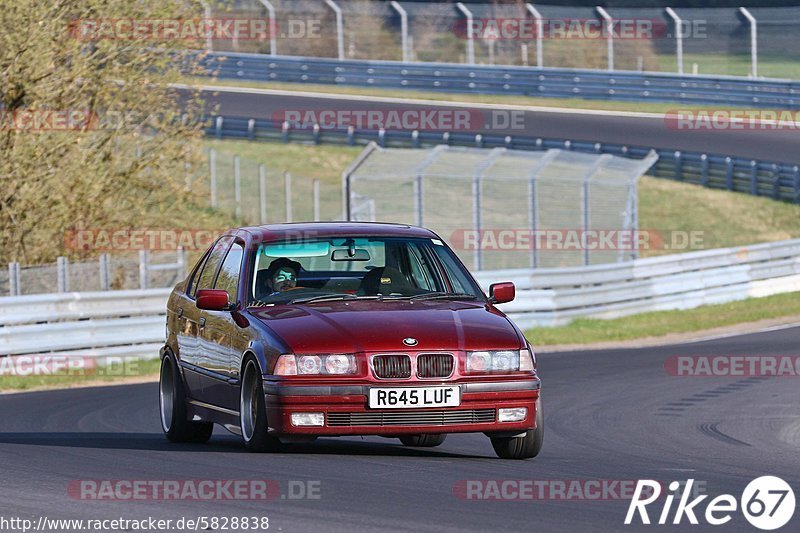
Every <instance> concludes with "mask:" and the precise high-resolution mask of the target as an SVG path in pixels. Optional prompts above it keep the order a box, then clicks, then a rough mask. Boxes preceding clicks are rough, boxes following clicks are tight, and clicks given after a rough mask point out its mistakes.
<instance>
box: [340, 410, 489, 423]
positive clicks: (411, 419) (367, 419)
mask: <svg viewBox="0 0 800 533" xmlns="http://www.w3.org/2000/svg"><path fill="white" fill-rule="evenodd" d="M494 420H495V410H494V409H466V410H460V411H447V410H443V409H438V410H435V411H403V412H386V411H382V412H368V413H328V426H329V427H355V426H379V427H384V426H454V425H459V424H488V423H491V422H494Z"/></svg>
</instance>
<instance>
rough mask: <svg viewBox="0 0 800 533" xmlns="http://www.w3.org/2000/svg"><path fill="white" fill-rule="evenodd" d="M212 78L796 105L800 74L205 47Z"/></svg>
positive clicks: (799, 98) (799, 97)
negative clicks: (408, 59)
mask: <svg viewBox="0 0 800 533" xmlns="http://www.w3.org/2000/svg"><path fill="white" fill-rule="evenodd" d="M202 65H203V66H204V67H205V68H206V69H207V70H208V72H209V73H213V75H215V76H216V77H218V78H223V79H239V80H252V81H265V82H291V83H314V84H325V85H349V86H355V87H377V88H382V89H411V90H418V91H436V92H439V91H442V92H450V93H475V94H508V95H526V96H543V97H548V98H585V99H595V100H620V101H635V102H639V101H646V102H676V103H682V104H711V105H726V106H731V105H734V106H757V107H761V108H779V109H800V81H792V80H780V79H768V80H757V79H749V78H742V77H736V76H679V75H675V74H666V73H644V72H634V71H601V70H587V69H560V68H546V67H544V68H538V67H508V66H482V65H457V64H451V63H403V62H399V61H359V60H337V59H324V58H310V57H291V56H267V55H261V54H242V53H233V52H225V53H210V54H209V55H207V56H205V58H204V59H203V61H202Z"/></svg>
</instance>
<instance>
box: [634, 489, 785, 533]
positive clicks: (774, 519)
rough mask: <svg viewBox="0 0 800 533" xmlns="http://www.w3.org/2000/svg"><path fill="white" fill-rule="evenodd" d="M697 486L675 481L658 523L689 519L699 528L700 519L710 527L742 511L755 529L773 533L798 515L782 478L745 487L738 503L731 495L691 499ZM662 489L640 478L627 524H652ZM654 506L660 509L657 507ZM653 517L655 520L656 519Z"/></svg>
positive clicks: (700, 496)
mask: <svg viewBox="0 0 800 533" xmlns="http://www.w3.org/2000/svg"><path fill="white" fill-rule="evenodd" d="M693 484H694V479H689V480H687V481H686V482H685V483H681V482H678V481H673V482H672V483H670V484H669V492H668V493H667V495H666V498H665V499H664V504H663V507H661V512H660V513H659V514H658V517H657V521H656V523H657V524H660V525H664V524H667V523H671V524H681V522H682V521H683V520H684V518H685V520H686V521H687V522H689V523H690V524H694V525H697V524H699V523H700V522H699V520H698V516H699V517H701V518H703V519H705V522H706V523H708V524H710V525H713V526H721V525H723V524H727V523H728V522H730V521H731V520H733V515H734V513H736V512H737V509H739V510H741V513H742V514H743V515H744V517H745V518H746V519H747V521H748V522H750V524H751V525H752V526H754V527H756V528H758V529H761V530H764V531H772V530H775V529H778V528H780V527H783V526H784V525H786V524H787V523H788V522H789V520H791V519H792V515H794V509H795V499H794V491H793V490H792V487H790V486H789V484H788V483H786V482H785V481H784V480H782V479H781V478H779V477H775V476H762V477H759V478H756V479H754V480H753V481H751V482H750V483H749V484H748V485H747V487H745V489H744V491H743V492H742V496H741V498H740V499H739V500H738V501H737V499H736V498H735V497H734V496H733V495H731V494H720V495H719V496H717V497H715V498H713V499H711V500H709V501H708V502H704V500H705V499H706V498H708V497H709V496H708V495H707V494H702V495H699V496H696V497H695V498H694V499H692V500H689V498H690V497H691V496H692V485H693ZM681 488H683V490H682V491H681V492H680V494H679V493H678V491H679V490H680V489H681ZM661 489H662V485H661V483H659V482H658V481H655V480H652V479H643V480H642V479H640V480H639V481H638V483H637V484H636V489H635V490H634V493H633V499H632V500H631V503H630V505H629V506H628V514H627V515H626V516H625V524H626V525H630V524H632V523H634V521H635V520H636V517H637V515H638V520H641V523H642V524H650V523H651V518H650V515H649V514H648V509H647V506H648V505H651V504H653V503H655V502H656V500H658V499H659V498H660V497H661V492H662V491H661ZM676 497H677V499H678V504H677V506H676V507H675V510H674V512H673V510H672V504H673V502H674V501H675V499H676ZM703 503H705V511H702V508H703V506H702V505H701V504H703ZM652 507H656V505H653V506H652ZM654 510H655V511H657V507H656V509H651V511H654ZM653 518H654V519H655V516H654V517H653ZM670 518H671V520H670Z"/></svg>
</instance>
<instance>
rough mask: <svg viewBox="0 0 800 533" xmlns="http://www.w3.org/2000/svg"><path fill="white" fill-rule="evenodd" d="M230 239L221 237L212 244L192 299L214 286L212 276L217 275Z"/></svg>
mask: <svg viewBox="0 0 800 533" xmlns="http://www.w3.org/2000/svg"><path fill="white" fill-rule="evenodd" d="M232 239H233V237H222V238H221V239H220V240H218V241H217V242H216V243H215V244H214V247H213V248H212V249H211V253H210V254H208V259H206V264H205V265H203V270H202V271H201V272H200V275H199V276H198V281H197V286H196V287H195V288H194V291H195V292H193V293H192V297H194V296H195V295H196V294H197V291H199V290H200V289H210V288H212V287H213V286H214V275H215V274H216V273H217V267H219V264H220V263H221V262H222V258H223V257H224V256H225V252H226V251H227V250H228V245H230V243H231V240H232Z"/></svg>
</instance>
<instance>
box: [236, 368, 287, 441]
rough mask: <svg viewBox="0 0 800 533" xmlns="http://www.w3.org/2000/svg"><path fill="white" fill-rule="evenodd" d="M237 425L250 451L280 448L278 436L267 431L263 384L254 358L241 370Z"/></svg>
mask: <svg viewBox="0 0 800 533" xmlns="http://www.w3.org/2000/svg"><path fill="white" fill-rule="evenodd" d="M239 425H240V427H241V429H242V439H243V440H244V445H245V447H246V448H247V449H248V450H250V451H251V452H274V451H277V450H279V449H280V446H281V443H280V441H279V440H278V438H277V437H274V436H271V435H269V434H268V432H267V428H268V426H267V407H266V401H265V399H264V384H263V383H262V381H261V369H260V368H259V366H258V363H256V361H255V359H248V360H247V362H246V363H245V365H244V371H243V372H242V387H241V391H240V394H239Z"/></svg>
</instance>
